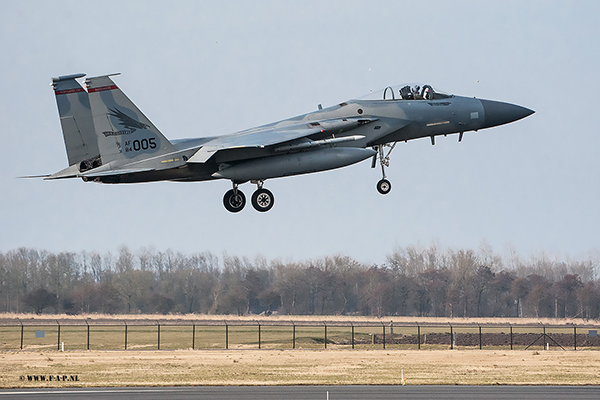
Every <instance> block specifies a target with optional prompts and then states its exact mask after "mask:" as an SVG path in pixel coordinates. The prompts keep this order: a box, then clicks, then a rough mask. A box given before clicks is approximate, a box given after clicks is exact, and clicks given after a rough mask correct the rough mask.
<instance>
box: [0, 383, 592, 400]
mask: <svg viewBox="0 0 600 400" xmlns="http://www.w3.org/2000/svg"><path fill="white" fill-rule="evenodd" d="M0 398H1V399H66V400H79V399H94V400H98V399H132V400H165V399H170V400H184V399H185V400H187V399H220V400H239V399H245V400H258V399H260V400H271V399H273V400H275V399H278V400H279V399H285V400H320V399H323V400H327V399H329V400H341V399H344V400H365V399H368V400H378V399H385V400H390V399H411V400H415V399H417V400H420V399H423V400H425V399H428V400H429V399H448V400H454V399H456V400H479V399H486V400H505V399H506V400H533V399H536V400H537V399H543V400H563V399H577V400H587V399H590V400H592V399H593V400H598V399H600V387H599V386H383V385H382V386H198V387H140V388H81V389H6V390H0Z"/></svg>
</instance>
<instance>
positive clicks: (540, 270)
mask: <svg viewBox="0 0 600 400" xmlns="http://www.w3.org/2000/svg"><path fill="white" fill-rule="evenodd" d="M598 260H600V258H599V257H598V256H596V255H593V256H589V257H587V258H585V259H580V260H569V259H557V258H552V257H549V256H547V255H545V254H541V255H537V256H530V257H529V258H527V259H521V258H520V257H519V256H517V255H516V253H515V252H509V255H508V256H500V255H498V254H495V253H494V252H493V251H492V250H491V249H490V248H489V246H487V245H485V244H483V245H482V246H481V248H480V249H478V250H472V249H465V250H451V249H439V248H437V247H436V246H433V245H432V246H430V247H429V248H418V247H415V246H408V247H399V248H396V249H395V250H394V251H393V252H392V253H391V254H389V255H388V256H387V260H386V262H385V263H383V264H382V265H371V264H364V263H359V262H358V261H356V260H354V259H352V258H350V257H347V256H341V255H340V256H331V257H323V258H317V259H314V260H306V261H299V262H292V261H281V260H271V261H267V260H266V259H265V258H264V257H260V256H258V257H256V258H254V259H248V258H246V257H237V256H230V255H227V254H224V255H222V256H221V257H218V256H216V255H214V254H212V253H210V252H203V253H197V254H191V255H186V254H182V253H178V252H173V251H171V250H167V251H164V252H162V251H156V250H151V249H141V250H138V251H135V252H134V251H132V250H130V249H129V248H127V247H125V246H123V247H121V248H119V250H118V251H117V253H116V254H112V253H110V252H109V253H106V254H102V255H101V254H98V253H95V252H86V251H83V252H79V253H75V252H61V253H52V252H48V251H43V250H36V249H30V248H19V249H16V250H11V251H7V252H5V253H0V310H2V311H5V312H35V313H44V312H54V313H69V314H82V313H109V314H113V313H128V314H131V313H157V314H167V313H181V314H186V313H199V314H201V313H206V314H237V315H244V314H261V313H265V314H270V313H279V314H293V315H309V314H310V315H369V316H387V315H398V316H405V315H406V316H433V317H537V318H541V317H556V318H564V317H575V318H598V317H599V313H600V282H599V281H598V279H597V269H598V265H599V264H600V263H599V261H598Z"/></svg>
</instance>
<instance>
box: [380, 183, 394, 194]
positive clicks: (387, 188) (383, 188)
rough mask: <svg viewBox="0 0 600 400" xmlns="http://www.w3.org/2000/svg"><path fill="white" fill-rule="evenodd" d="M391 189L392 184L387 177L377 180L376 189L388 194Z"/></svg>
mask: <svg viewBox="0 0 600 400" xmlns="http://www.w3.org/2000/svg"><path fill="white" fill-rule="evenodd" d="M391 190H392V184H391V183H390V181H388V180H387V179H382V180H380V181H379V182H377V191H378V192H379V193H381V194H388V193H389V192H390V191H391Z"/></svg>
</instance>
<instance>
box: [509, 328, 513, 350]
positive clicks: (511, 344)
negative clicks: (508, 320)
mask: <svg viewBox="0 0 600 400" xmlns="http://www.w3.org/2000/svg"><path fill="white" fill-rule="evenodd" d="M509 325H510V349H511V350H512V349H513V331H512V325H511V324H509Z"/></svg>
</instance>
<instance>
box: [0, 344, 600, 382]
mask: <svg viewBox="0 0 600 400" xmlns="http://www.w3.org/2000/svg"><path fill="white" fill-rule="evenodd" d="M599 364H600V353H599V352H585V351H584V352H573V351H568V352H565V351H472V350H462V351H457V350H438V351H424V350H421V351H418V350H390V351H388V350H378V351H364V350H354V351H353V350H320V351H316V350H229V351H225V350H211V351H192V350H176V351H127V352H125V351H74V352H64V353H63V352H56V351H42V352H39V351H38V352H31V351H28V352H4V353H0V386H1V387H3V388H9V387H48V386H162V385H283V384H285V385H304V384H306V385H309V384H310V385H326V384H327V385H331V384H400V383H401V371H404V376H405V377H406V383H407V384H408V385H419V384H440V385H441V384H446V385H453V384H461V385H495V384H503V385H504V384H506V385H542V384H544V385H549V384H550V385H598V384H600V372H599V371H598V369H597V367H596V366H597V365H599ZM51 374H54V375H56V374H60V375H63V374H64V375H71V374H77V375H78V377H79V382H28V381H27V380H21V379H20V377H21V376H27V375H51Z"/></svg>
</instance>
